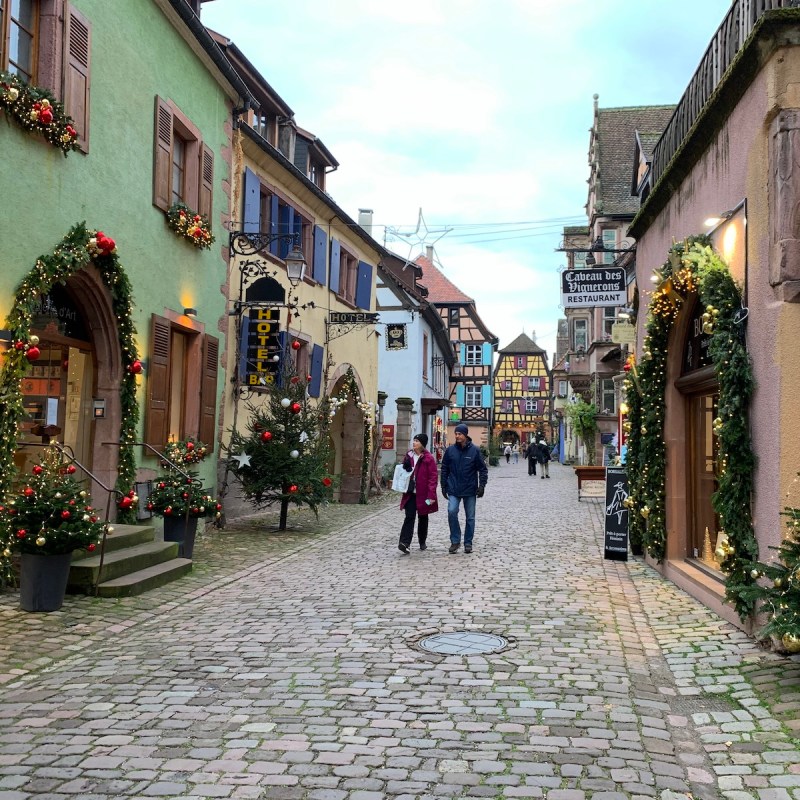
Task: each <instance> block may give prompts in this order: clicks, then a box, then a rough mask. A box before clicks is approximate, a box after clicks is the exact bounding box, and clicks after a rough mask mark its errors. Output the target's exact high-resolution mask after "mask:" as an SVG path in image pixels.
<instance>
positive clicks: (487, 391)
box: [481, 345, 492, 408]
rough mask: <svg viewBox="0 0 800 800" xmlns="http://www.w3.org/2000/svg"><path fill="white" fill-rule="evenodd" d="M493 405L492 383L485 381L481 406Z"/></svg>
mask: <svg viewBox="0 0 800 800" xmlns="http://www.w3.org/2000/svg"><path fill="white" fill-rule="evenodd" d="M490 347H491V345H490ZM491 407H492V387H491V385H490V384H488V383H485V384H484V385H483V386H481V408H491Z"/></svg>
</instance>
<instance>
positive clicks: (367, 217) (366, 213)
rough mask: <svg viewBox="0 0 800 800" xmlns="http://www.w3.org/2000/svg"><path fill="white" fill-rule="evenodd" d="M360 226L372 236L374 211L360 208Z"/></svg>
mask: <svg viewBox="0 0 800 800" xmlns="http://www.w3.org/2000/svg"><path fill="white" fill-rule="evenodd" d="M358 224H359V225H360V226H361V227H362V228H363V229H364V230H365V231H366V232H367V233H368V234H369V235H370V236H372V209H371V208H359V209H358Z"/></svg>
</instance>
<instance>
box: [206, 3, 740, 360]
mask: <svg viewBox="0 0 800 800" xmlns="http://www.w3.org/2000/svg"><path fill="white" fill-rule="evenodd" d="M729 7H730V0H669V2H656V0H601V1H600V2H599V1H598V0H548V1H547V2H544V0H402V2H398V1H397V0H337V1H336V2H335V3H334V2H330V1H329V0H292V1H291V2H288V3H284V2H274V1H272V2H270V1H269V0H213V2H206V3H204V5H203V12H202V19H203V22H204V23H205V24H206V25H207V26H208V27H210V28H213V29H214V30H217V31H219V32H220V33H222V34H224V35H226V36H228V37H229V38H231V39H232V40H233V41H234V42H235V43H236V44H237V45H238V46H239V48H240V49H241V50H242V51H243V52H244V53H245V54H246V55H247V57H248V58H249V59H250V61H251V62H253V64H254V65H255V66H256V67H257V68H258V69H259V71H260V72H261V74H262V75H263V76H264V78H265V79H266V80H267V81H268V82H269V84H270V85H271V86H272V87H273V88H274V89H275V91H276V92H278V94H279V95H280V96H281V97H282V98H283V99H284V100H285V101H286V102H287V103H288V104H289V105H290V106H291V108H292V109H293V110H294V112H295V118H296V120H297V123H298V125H300V127H302V128H305V129H306V130H309V131H311V132H313V133H314V134H315V135H316V136H318V137H319V138H320V139H321V140H322V141H323V142H324V143H325V145H326V146H327V147H328V148H329V149H330V150H331V152H332V153H333V155H334V156H335V157H336V159H337V160H338V161H339V163H340V165H341V166H340V167H339V169H338V170H337V171H336V172H334V173H332V174H331V175H330V176H329V178H328V191H329V192H330V194H331V195H332V197H333V199H334V200H335V201H336V202H337V203H338V204H339V206H341V208H343V209H344V210H345V211H346V212H347V213H348V214H349V215H350V216H351V217H352V218H353V219H357V217H358V209H359V208H370V209H373V211H374V223H375V225H374V228H373V236H374V237H375V238H376V239H377V240H378V241H379V242H381V243H385V244H386V245H387V247H389V248H390V249H392V250H394V251H396V252H397V253H399V254H400V255H402V256H404V257H408V258H412V259H413V258H414V257H416V255H418V254H419V253H420V252H423V251H424V247H425V245H426V244H429V245H433V246H434V249H435V260H436V263H437V264H438V265H439V266H440V267H441V269H442V270H443V271H444V273H445V274H446V275H447V277H448V278H449V279H450V280H452V281H453V282H454V283H455V284H456V285H457V286H458V287H459V288H460V289H461V290H462V291H464V292H465V293H466V294H468V295H470V296H471V297H473V298H474V299H475V301H476V303H477V308H478V313H479V314H480V315H481V317H482V318H483V320H484V322H485V323H486V325H487V326H488V327H489V329H490V330H491V331H492V332H493V333H494V334H496V335H497V336H498V337H499V338H500V347H504V346H505V345H507V344H509V342H511V341H512V340H513V339H514V338H516V337H517V336H518V335H519V334H520V333H521V332H522V331H524V332H525V333H527V334H528V335H529V336H531V335H533V334H534V333H535V338H536V340H537V342H538V343H539V345H540V346H541V347H543V348H544V349H545V350H547V352H548V354H549V363H550V366H552V363H553V358H552V357H553V352H554V351H555V333H556V323H557V320H558V318H559V317H560V316H563V310H562V309H561V308H560V306H559V303H560V295H559V280H558V273H559V268H560V267H561V266H563V264H564V257H563V255H562V254H560V253H556V252H555V248H557V247H558V246H559V243H560V230H561V228H562V227H563V225H565V224H568V225H570V224H573V225H574V224H582V223H585V222H586V217H585V209H584V206H585V203H586V192H587V184H586V181H587V178H588V176H589V166H588V163H587V152H588V146H589V134H588V131H589V128H590V127H591V124H592V102H593V101H592V96H593V94H595V93H597V94H598V95H599V96H600V100H599V102H600V106H601V107H603V108H610V107H618V106H636V105H660V104H666V103H675V102H677V101H678V100H679V99H680V97H681V95H682V94H683V92H684V90H685V88H686V85H687V83H688V81H689V79H690V78H691V76H692V74H693V73H694V70H695V69H696V67H697V65H698V63H699V61H700V58H701V56H702V55H703V53H704V51H705V49H706V47H707V46H708V44H709V42H710V41H711V37H712V36H713V34H714V32H715V31H716V29H717V27H718V26H719V24H720V23H721V22H722V19H723V17H724V15H725V13H726V12H727V10H728V8H729ZM420 209H422V213H423V215H424V220H425V225H424V226H422V227H421V228H420V230H419V231H418V232H417V230H416V229H417V225H418V218H419V211H420Z"/></svg>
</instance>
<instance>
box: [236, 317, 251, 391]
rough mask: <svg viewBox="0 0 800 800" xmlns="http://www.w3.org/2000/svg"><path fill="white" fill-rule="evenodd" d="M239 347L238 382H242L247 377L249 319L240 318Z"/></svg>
mask: <svg viewBox="0 0 800 800" xmlns="http://www.w3.org/2000/svg"><path fill="white" fill-rule="evenodd" d="M241 330H242V333H241V339H240V342H241V345H240V350H241V352H240V353H239V380H240V381H243V380H244V379H245V375H247V347H248V344H249V342H250V317H248V316H243V317H242V329H241Z"/></svg>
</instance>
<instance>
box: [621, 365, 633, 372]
mask: <svg viewBox="0 0 800 800" xmlns="http://www.w3.org/2000/svg"><path fill="white" fill-rule="evenodd" d="M622 369H623V370H624V371H625V372H630V371H631V365H630V364H624V365H623V367H622Z"/></svg>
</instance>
